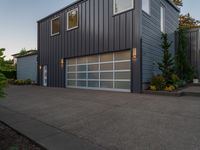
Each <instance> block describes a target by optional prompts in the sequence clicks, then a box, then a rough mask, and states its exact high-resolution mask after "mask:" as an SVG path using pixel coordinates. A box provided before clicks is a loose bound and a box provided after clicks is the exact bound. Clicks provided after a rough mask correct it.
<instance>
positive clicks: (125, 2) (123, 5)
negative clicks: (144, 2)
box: [113, 0, 134, 14]
mask: <svg viewBox="0 0 200 150" xmlns="http://www.w3.org/2000/svg"><path fill="white" fill-rule="evenodd" d="M133 8H134V0H113V9H114V14H118V13H121V12H124V11H127V10H130V9H133Z"/></svg>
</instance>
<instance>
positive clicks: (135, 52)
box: [132, 48, 137, 61]
mask: <svg viewBox="0 0 200 150" xmlns="http://www.w3.org/2000/svg"><path fill="white" fill-rule="evenodd" d="M132 59H133V61H136V59H137V49H136V48H133V51H132Z"/></svg>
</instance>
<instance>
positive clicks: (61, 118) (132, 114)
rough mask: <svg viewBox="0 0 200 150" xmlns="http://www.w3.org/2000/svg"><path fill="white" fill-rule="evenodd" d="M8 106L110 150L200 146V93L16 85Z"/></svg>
mask: <svg viewBox="0 0 200 150" xmlns="http://www.w3.org/2000/svg"><path fill="white" fill-rule="evenodd" d="M6 92H7V93H8V95H7V97H6V98H4V99H3V100H0V109H1V107H2V108H3V107H4V108H8V109H9V110H13V111H16V112H19V113H22V114H25V115H27V116H30V117H32V118H35V119H37V120H39V121H41V122H43V123H45V124H48V125H50V126H52V127H55V128H57V129H59V130H61V131H63V132H66V133H72V134H73V135H76V136H77V137H79V138H81V139H86V140H88V141H90V142H91V143H93V144H95V145H100V146H102V147H104V148H105V149H109V150H199V149H200V98H199V97H164V96H151V95H139V94H131V93H116V92H105V91H92V90H78V89H58V88H43V87H37V86H22V87H17V86H10V87H9V88H8V89H7V91H6Z"/></svg>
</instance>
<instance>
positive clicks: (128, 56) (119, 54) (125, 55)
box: [114, 51, 131, 61]
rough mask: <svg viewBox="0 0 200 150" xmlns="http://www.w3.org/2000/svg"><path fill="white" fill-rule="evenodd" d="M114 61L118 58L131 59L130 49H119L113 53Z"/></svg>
mask: <svg viewBox="0 0 200 150" xmlns="http://www.w3.org/2000/svg"><path fill="white" fill-rule="evenodd" d="M114 55H115V61H117V60H118V61H119V60H130V59H131V52H130V51H125V52H124V51H121V52H116V53H114Z"/></svg>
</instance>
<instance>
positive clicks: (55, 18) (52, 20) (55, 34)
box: [51, 16, 60, 36]
mask: <svg viewBox="0 0 200 150" xmlns="http://www.w3.org/2000/svg"><path fill="white" fill-rule="evenodd" d="M59 18H60V16H58V17H55V18H53V19H51V36H54V35H58V34H60V31H59V32H57V33H54V34H53V33H52V31H53V21H54V20H56V19H59Z"/></svg>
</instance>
